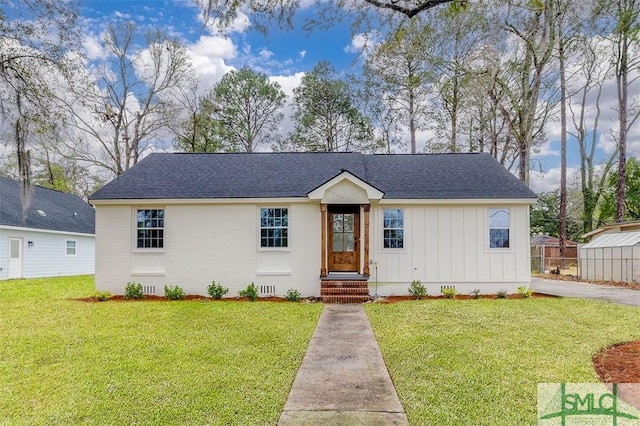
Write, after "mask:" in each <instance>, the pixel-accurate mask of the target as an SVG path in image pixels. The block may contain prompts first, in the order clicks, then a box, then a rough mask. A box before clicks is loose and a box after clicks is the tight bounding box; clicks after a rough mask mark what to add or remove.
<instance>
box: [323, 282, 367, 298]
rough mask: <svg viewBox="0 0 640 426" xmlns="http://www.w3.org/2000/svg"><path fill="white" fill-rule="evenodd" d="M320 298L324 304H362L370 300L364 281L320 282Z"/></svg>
mask: <svg viewBox="0 0 640 426" xmlns="http://www.w3.org/2000/svg"><path fill="white" fill-rule="evenodd" d="M320 297H321V299H322V301H323V302H324V303H364V302H368V301H369V300H370V297H369V285H368V283H367V281H366V280H322V281H320Z"/></svg>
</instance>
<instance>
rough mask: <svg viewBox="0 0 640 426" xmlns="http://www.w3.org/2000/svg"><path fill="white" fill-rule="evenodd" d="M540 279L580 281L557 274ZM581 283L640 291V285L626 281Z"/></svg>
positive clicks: (573, 277) (585, 281)
mask: <svg viewBox="0 0 640 426" xmlns="http://www.w3.org/2000/svg"><path fill="white" fill-rule="evenodd" d="M539 277H540V278H544V279H545V280H557V281H578V277H576V276H574V275H557V274H541V275H539ZM580 282H581V283H587V284H598V285H609V286H612V287H624V288H630V289H632V290H640V283H628V282H624V281H587V280H580Z"/></svg>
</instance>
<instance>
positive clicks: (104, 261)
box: [90, 153, 536, 301]
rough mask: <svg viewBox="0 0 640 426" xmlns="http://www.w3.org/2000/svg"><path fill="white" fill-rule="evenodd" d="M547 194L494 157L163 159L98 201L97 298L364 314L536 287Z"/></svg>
mask: <svg viewBox="0 0 640 426" xmlns="http://www.w3.org/2000/svg"><path fill="white" fill-rule="evenodd" d="M535 198H536V196H535V194H534V193H533V192H532V191H531V190H530V189H529V188H528V187H527V186H525V185H524V184H522V183H521V182H520V181H519V180H518V179H516V178H515V177H514V176H513V175H512V174H511V173H510V172H508V171H507V170H506V169H505V168H504V167H503V166H502V165H500V164H499V163H498V162H497V161H496V160H494V159H493V158H492V157H491V156H490V155H488V154H484V153H477V154H436V155H426V154H418V155H416V154H413V155H408V154H407V155H403V154H395V155H367V154H360V153H251V154H247V153H235V154H178V153H173V154H161V153H157V154H151V155H149V156H148V157H146V158H144V159H143V160H142V161H140V162H139V163H138V164H137V165H135V166H134V167H132V168H131V169H129V170H128V171H126V172H125V173H123V174H122V175H121V176H119V177H117V178H116V179H114V180H113V181H112V182H110V183H108V184H107V185H105V186H104V187H103V188H102V189H101V190H99V191H97V192H96V193H95V194H93V195H92V196H91V197H90V202H91V203H92V204H93V205H94V206H95V208H96V287H97V289H99V290H109V291H111V292H112V293H114V294H122V293H123V290H124V287H125V285H126V283H127V282H130V281H135V282H139V283H141V284H143V286H144V291H145V292H147V293H150V294H158V295H162V294H163V288H164V285H180V286H181V287H182V288H183V289H184V290H185V292H187V293H192V294H206V287H207V285H208V284H209V283H210V282H211V281H212V280H215V281H216V282H222V283H223V284H224V285H225V286H227V287H229V289H230V295H237V291H238V290H240V289H243V288H245V287H246V286H247V285H248V284H249V283H252V282H253V283H255V285H256V286H257V287H258V288H259V291H260V293H261V294H262V295H271V294H274V295H284V294H285V293H286V292H287V290H289V289H292V288H294V289H297V290H298V291H300V292H301V293H302V294H303V296H320V295H322V296H323V299H324V300H327V301H332V300H335V301H358V300H364V299H368V297H369V296H368V295H369V294H372V295H374V294H379V295H389V294H406V293H407V289H408V286H409V284H410V283H411V282H412V281H413V280H420V281H422V283H423V284H425V285H426V287H427V289H428V291H429V292H430V293H431V294H439V293H440V290H441V286H443V285H448V286H449V285H450V286H455V287H456V290H457V291H458V292H461V293H462V292H470V291H472V290H473V289H480V290H481V292H483V293H495V292H497V291H499V290H507V291H515V290H516V289H517V287H518V286H520V285H526V284H528V283H529V282H530V278H531V276H530V265H529V255H530V252H529V206H530V205H531V204H532V203H534V202H535Z"/></svg>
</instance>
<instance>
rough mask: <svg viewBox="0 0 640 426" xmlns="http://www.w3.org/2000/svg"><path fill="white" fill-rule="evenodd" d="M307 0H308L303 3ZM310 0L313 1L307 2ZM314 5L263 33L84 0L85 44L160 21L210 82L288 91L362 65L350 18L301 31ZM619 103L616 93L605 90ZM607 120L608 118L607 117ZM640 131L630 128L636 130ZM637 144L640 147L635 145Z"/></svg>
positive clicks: (550, 153) (116, 1) (555, 132)
mask: <svg viewBox="0 0 640 426" xmlns="http://www.w3.org/2000/svg"><path fill="white" fill-rule="evenodd" d="M303 3H304V2H303ZM308 3H309V4H312V2H310V1H308ZM309 13H313V9H308V8H307V9H303V10H302V12H301V13H299V14H298V16H297V18H296V22H295V27H296V29H294V30H290V31H283V30H277V29H276V30H272V31H271V32H270V33H269V35H268V36H266V37H265V36H264V35H262V34H260V33H258V32H257V31H255V30H254V29H252V28H251V27H250V26H249V25H239V26H238V27H237V30H236V31H231V32H230V33H228V35H227V37H226V38H225V37H223V36H222V35H221V34H220V33H219V32H217V31H215V30H211V29H210V28H206V27H205V26H204V24H203V22H202V20H201V19H200V18H199V10H198V9H197V8H196V7H195V6H194V2H193V1H192V0H83V6H82V9H81V14H82V17H83V19H84V22H85V37H86V42H85V48H86V50H87V52H89V56H90V57H91V55H92V54H94V55H98V54H99V52H98V51H97V50H96V49H97V46H98V44H99V40H100V38H101V31H102V28H104V25H106V23H108V22H115V21H118V20H133V21H136V22H137V23H138V24H139V25H140V26H145V25H150V26H160V27H161V28H164V29H165V30H167V31H168V32H170V33H171V34H173V35H176V36H178V37H180V38H181V39H182V40H183V41H184V42H185V44H186V45H187V46H188V49H189V50H190V51H192V52H193V54H194V58H195V60H194V67H195V68H196V69H197V70H198V71H199V72H200V73H202V80H203V81H204V82H205V84H206V85H207V86H209V87H212V86H213V84H215V83H216V82H217V81H218V80H219V79H220V78H221V77H222V75H223V74H224V73H225V72H227V71H229V70H230V69H232V68H236V69H238V68H241V67H243V66H251V67H252V68H253V69H255V70H257V71H261V72H265V73H266V74H268V75H269V76H271V77H272V79H273V80H274V81H277V82H278V83H279V84H280V85H281V86H282V88H283V89H284V90H285V92H287V93H288V94H291V92H292V90H293V88H294V87H295V86H296V85H297V84H299V81H300V78H301V76H302V73H304V72H307V71H310V70H311V69H312V68H313V67H314V65H315V64H317V63H318V62H319V61H323V60H327V61H330V62H331V63H332V64H333V65H334V67H335V68H336V69H337V70H338V72H340V73H343V74H348V73H354V72H357V71H358V68H359V56H358V48H357V47H358V46H357V39H352V35H351V30H350V28H349V26H348V24H347V23H343V24H340V25H336V26H334V27H332V28H330V29H327V30H315V31H313V32H312V33H310V34H306V33H305V32H303V31H301V30H300V28H301V27H302V21H303V18H304V16H305V14H309ZM605 96H606V97H607V98H609V99H610V102H609V105H611V104H612V103H615V92H614V91H613V90H607V91H605ZM603 108H605V110H606V113H605V114H604V116H603V117H602V119H601V120H602V121H601V122H602V123H606V125H607V126H609V125H613V122H612V120H613V119H615V113H613V112H612V111H613V110H612V109H611V108H610V107H609V106H606V107H603ZM607 120H608V121H609V122H607ZM636 134H639V135H640V133H639V132H637V131H636V132H635V133H632V135H631V136H632V137H634V135H636ZM547 137H548V139H549V141H548V142H547V143H546V144H545V145H544V146H543V147H542V148H541V152H540V153H539V154H534V155H533V163H532V165H533V166H534V167H535V168H539V167H542V170H543V172H542V173H533V174H532V188H533V189H534V190H536V191H546V190H551V189H553V188H555V187H557V186H558V184H559V166H558V163H559V151H560V149H559V129H558V124H557V123H550V124H549V126H548V130H547ZM612 143H613V140H612V138H611V136H610V135H609V134H603V138H602V140H601V142H600V148H599V156H600V158H601V159H604V158H605V157H606V151H607V150H610V149H611V146H612ZM634 146H636V147H637V148H638V149H636V148H634ZM568 151H569V155H568V157H569V174H570V175H571V174H573V173H575V172H576V170H577V169H578V167H579V155H578V150H577V146H576V143H575V142H572V141H570V143H569V150H568ZM636 151H640V141H636V143H635V145H633V146H632V147H631V149H630V154H631V155H634V154H638V152H636Z"/></svg>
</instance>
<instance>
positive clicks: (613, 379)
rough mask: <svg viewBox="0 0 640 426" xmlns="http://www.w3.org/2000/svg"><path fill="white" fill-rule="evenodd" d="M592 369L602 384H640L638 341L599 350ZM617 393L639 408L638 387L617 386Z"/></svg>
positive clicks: (639, 341)
mask: <svg viewBox="0 0 640 426" xmlns="http://www.w3.org/2000/svg"><path fill="white" fill-rule="evenodd" d="M593 368H594V369H595V370H596V373H597V374H598V376H600V380H602V381H603V382H604V383H640V340H636V341H633V342H625V343H618V344H616V345H612V346H608V347H606V348H603V349H601V350H600V351H599V352H598V353H596V354H595V355H594V356H593ZM618 393H619V395H620V396H621V397H622V398H623V399H624V400H625V401H627V402H628V403H630V404H632V405H633V406H635V407H638V408H640V385H633V386H628V385H627V386H625V385H619V386H618Z"/></svg>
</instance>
